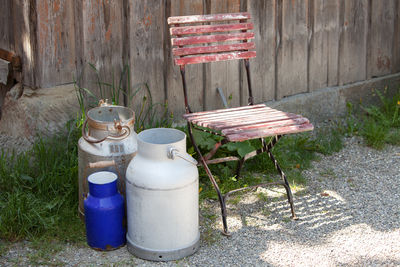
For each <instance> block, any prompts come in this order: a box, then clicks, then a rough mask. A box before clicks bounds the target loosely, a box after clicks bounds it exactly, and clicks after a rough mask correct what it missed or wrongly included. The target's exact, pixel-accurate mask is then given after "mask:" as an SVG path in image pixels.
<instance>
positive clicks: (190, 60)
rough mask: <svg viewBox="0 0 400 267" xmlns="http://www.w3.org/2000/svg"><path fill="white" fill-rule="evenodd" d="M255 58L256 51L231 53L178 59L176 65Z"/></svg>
mask: <svg viewBox="0 0 400 267" xmlns="http://www.w3.org/2000/svg"><path fill="white" fill-rule="evenodd" d="M255 56H256V51H247V52H231V53H223V54H214V55H205V56H194V57H183V58H176V59H175V60H174V62H175V64H176V65H186V64H198V63H208V62H215V61H225V60H233V59H248V58H252V57H255Z"/></svg>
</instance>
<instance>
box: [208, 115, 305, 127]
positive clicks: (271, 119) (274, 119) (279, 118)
mask: <svg viewBox="0 0 400 267" xmlns="http://www.w3.org/2000/svg"><path fill="white" fill-rule="evenodd" d="M301 118H302V116H299V115H296V114H289V115H282V114H280V115H276V116H268V117H267V116H258V117H247V118H246V119H242V120H240V119H237V120H231V121H226V122H218V123H210V126H209V128H211V129H215V130H224V129H230V128H235V127H240V126H246V125H249V124H260V123H261V124H262V123H276V125H279V123H284V121H285V120H297V119H301ZM306 122H308V120H307V121H306Z"/></svg>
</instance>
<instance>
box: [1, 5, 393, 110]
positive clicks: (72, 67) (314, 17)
mask: <svg viewBox="0 0 400 267" xmlns="http://www.w3.org/2000/svg"><path fill="white" fill-rule="evenodd" d="M0 6H1V9H0V13H1V16H0V47H1V48H3V49H6V50H11V51H14V52H16V53H17V54H20V55H21V56H22V59H23V64H24V65H23V79H24V83H25V84H26V85H28V86H31V87H33V88H38V87H52V86H56V85H60V84H66V83H72V82H73V81H75V80H77V81H78V82H79V83H80V84H81V85H82V86H85V87H87V88H89V89H95V88H97V87H98V86H97V85H96V84H95V82H96V81H97V75H99V77H100V79H101V80H102V81H104V82H107V83H118V82H119V80H120V76H121V73H122V71H123V69H124V66H127V65H129V66H130V68H129V72H130V75H131V79H130V86H131V87H132V88H135V86H136V85H138V84H143V83H146V84H147V85H148V88H149V90H150V92H151V95H152V98H153V101H154V102H157V103H165V102H166V101H167V102H168V106H169V109H170V111H171V112H173V113H174V115H175V116H180V115H181V114H182V113H183V112H184V108H183V94H182V88H181V77H180V72H179V70H178V67H176V66H174V65H173V61H172V57H171V52H170V51H171V45H170V42H169V31H168V25H167V24H166V20H167V17H169V16H175V15H191V14H209V13H211V14H212V13H224V12H239V11H249V12H251V14H252V16H253V22H254V24H255V27H254V32H255V33H256V45H257V58H256V59H254V60H252V61H251V70H252V82H253V87H254V96H255V100H256V102H263V101H268V100H273V99H275V100H278V99H281V98H284V97H286V96H290V95H295V94H299V93H305V92H312V91H315V90H319V89H321V88H325V87H330V86H337V85H343V84H348V83H353V82H356V81H362V80H366V79H370V78H373V77H378V76H383V75H387V74H390V73H397V72H399V71H400V26H399V24H400V21H399V15H400V4H399V1H397V0H385V1H381V0H264V1H256V0H193V1H184V0H143V1H131V0H119V1H111V0H84V1H78V0H75V1H68V0H29V1H28V0H25V1H24V0H0ZM89 64H91V65H92V66H93V67H95V68H96V69H97V71H98V73H97V74H96V72H95V71H94V70H93V69H92V67H91V66H90V65H89ZM245 79H246V76H245V72H244V68H243V66H242V64H240V63H239V62H236V61H233V62H219V63H216V64H204V65H192V66H188V67H187V83H188V87H189V90H190V94H189V96H190V98H189V101H190V105H191V106H192V109H193V110H195V111H197V110H201V109H211V108H220V107H222V102H221V100H220V98H219V95H218V94H217V90H216V88H217V87H221V88H222V90H223V92H224V94H225V96H226V97H230V96H231V97H232V100H230V103H229V104H230V105H231V106H238V105H243V104H246V103H247V98H248V95H247V82H246V80H245ZM123 81H124V82H127V80H126V77H125V78H124V79H123ZM96 90H97V89H96Z"/></svg>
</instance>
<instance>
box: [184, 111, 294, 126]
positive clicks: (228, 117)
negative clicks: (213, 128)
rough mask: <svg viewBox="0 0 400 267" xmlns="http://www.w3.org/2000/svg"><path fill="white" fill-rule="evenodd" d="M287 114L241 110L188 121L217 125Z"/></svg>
mask: <svg viewBox="0 0 400 267" xmlns="http://www.w3.org/2000/svg"><path fill="white" fill-rule="evenodd" d="M285 115H287V113H284V112H282V111H278V110H275V109H261V108H260V109H257V110H251V109H250V110H242V111H240V112H238V111H236V112H230V113H225V114H224V113H222V114H220V113H217V114H215V116H207V117H199V118H195V119H192V120H190V121H191V122H193V123H196V124H197V123H200V122H204V121H207V122H210V123H211V122H212V123H218V122H225V121H232V120H238V119H239V120H240V119H243V118H246V117H249V116H251V117H272V116H285Z"/></svg>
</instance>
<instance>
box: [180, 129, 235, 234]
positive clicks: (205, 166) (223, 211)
mask: <svg viewBox="0 0 400 267" xmlns="http://www.w3.org/2000/svg"><path fill="white" fill-rule="evenodd" d="M188 131H189V136H190V140H191V141H192V144H193V146H194V148H195V150H196V152H197V153H198V154H199V157H200V161H201V163H202V164H203V167H204V169H205V170H206V173H207V175H208V177H209V178H210V181H211V183H212V185H213V186H214V189H215V191H216V192H217V194H218V200H219V204H220V206H221V215H222V224H223V226H224V230H223V232H222V233H223V234H224V235H226V236H230V233H229V232H228V224H227V221H226V216H227V213H226V205H225V201H224V198H223V196H222V193H221V190H220V189H219V187H218V184H217V182H216V181H215V179H214V176H213V175H212V173H211V171H210V169H209V168H208V166H207V163H206V160H205V159H204V157H203V155H202V154H201V152H200V149H199V148H198V146H197V144H196V142H195V140H194V138H193V133H192V125H191V123H190V122H188Z"/></svg>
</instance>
